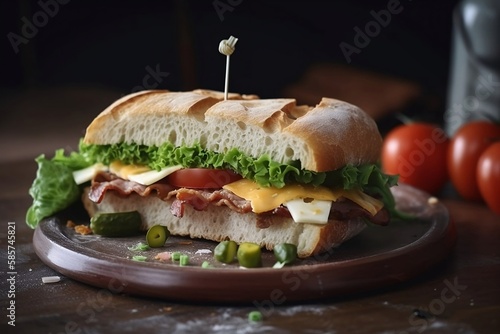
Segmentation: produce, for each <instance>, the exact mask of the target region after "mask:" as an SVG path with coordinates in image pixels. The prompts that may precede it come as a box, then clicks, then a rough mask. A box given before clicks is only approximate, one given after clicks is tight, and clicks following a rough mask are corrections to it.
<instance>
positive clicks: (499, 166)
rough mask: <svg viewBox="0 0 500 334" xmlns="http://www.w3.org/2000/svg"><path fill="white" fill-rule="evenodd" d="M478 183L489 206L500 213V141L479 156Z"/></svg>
mask: <svg viewBox="0 0 500 334" xmlns="http://www.w3.org/2000/svg"><path fill="white" fill-rule="evenodd" d="M477 184H478V186H479V190H480V192H481V195H482V196H483V199H484V201H485V202H486V204H487V205H488V207H489V208H490V209H491V210H492V211H493V212H495V213H496V214H499V215H500V142H496V143H494V144H491V145H490V146H489V147H488V148H487V149H486V150H485V151H484V152H483V154H481V156H480V157H479V160H478V162H477Z"/></svg>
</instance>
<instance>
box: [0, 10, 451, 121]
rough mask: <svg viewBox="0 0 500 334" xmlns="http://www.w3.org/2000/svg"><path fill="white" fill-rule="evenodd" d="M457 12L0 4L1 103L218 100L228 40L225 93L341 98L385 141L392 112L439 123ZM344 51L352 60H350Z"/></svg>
mask: <svg viewBox="0 0 500 334" xmlns="http://www.w3.org/2000/svg"><path fill="white" fill-rule="evenodd" d="M455 3H456V1H455V0H442V1H431V0H429V1H425V0H413V1H412V0H400V1H396V0H384V1H379V0H372V1H369V0H353V1H319V0H311V1H256V0H208V1H196V0H174V1H166V0H164V1H160V0H146V1H138V0H137V1H131V0H121V1H118V0H108V1H94V0H87V1H83V0H71V1H69V0H19V1H8V2H7V1H3V2H2V5H1V6H2V7H1V14H0V15H1V25H2V36H3V37H2V43H1V46H2V49H1V60H2V61H1V65H0V66H1V67H0V68H1V69H2V70H1V75H0V85H1V89H2V93H1V94H0V97H2V98H3V101H5V100H6V99H7V100H9V101H10V100H12V96H18V95H16V94H19V92H33V91H40V90H42V91H43V92H48V91H51V92H52V93H53V92H54V91H55V93H53V95H50V96H52V98H53V99H54V98H55V99H59V98H60V96H61V95H62V93H61V92H67V91H68V89H70V88H71V89H81V90H82V89H92V90H93V91H107V92H113V93H111V94H110V95H107V96H106V99H105V101H103V106H105V105H107V104H109V103H110V102H111V100H109V101H108V100H107V99H109V98H112V97H113V98H114V97H115V96H116V97H119V96H121V95H124V94H127V93H130V92H132V91H135V90H138V89H141V87H142V88H161V89H169V90H189V89H193V88H208V89H215V90H223V88H224V71H225V61H226V60H225V56H223V55H221V54H220V53H219V52H218V45H219V42H220V41H221V40H222V39H227V38H228V37H229V36H230V35H234V36H236V37H238V38H239V41H238V43H237V44H236V51H235V53H234V54H233V56H232V57H231V72H230V83H229V87H230V90H231V91H234V92H240V93H248V94H250V93H253V94H258V95H260V96H261V97H264V98H267V97H295V98H297V99H298V101H299V103H312V104H314V103H315V102H318V100H317V99H319V98H320V97H321V96H330V97H337V98H340V99H345V100H348V101H349V102H352V103H355V104H358V105H360V106H362V107H363V108H365V109H367V111H369V112H370V113H371V114H372V115H373V116H374V117H375V118H376V119H377V121H378V122H379V124H380V125H381V128H382V130H384V131H385V130H386V129H388V128H390V127H391V126H392V125H393V124H395V123H394V122H396V121H394V120H393V115H394V113H395V112H402V113H405V114H407V115H409V116H412V117H415V116H416V117H420V118H426V119H427V120H433V121H436V122H440V121H442V113H443V111H444V105H445V96H446V88H447V80H448V71H449V59H450V44H451V37H450V34H451V12H452V9H453V7H454V5H455ZM391 11H392V12H393V13H392V14H390V13H391ZM396 12H397V13H396ZM374 13H376V14H374ZM383 13H385V14H387V13H389V14H390V17H387V16H383ZM375 16H379V17H382V20H385V21H382V23H383V24H382V23H380V22H377V20H376V18H375ZM356 29H358V30H356ZM366 29H368V31H367V30H366ZM370 29H371V30H370ZM359 31H362V32H363V33H364V34H365V37H364V38H363V37H360V36H357V37H356V34H358V35H359V33H358V32H359ZM369 35H371V36H369ZM367 38H368V39H367ZM356 43H357V44H356ZM341 45H343V46H344V51H343V50H342V47H341ZM347 45H349V46H347ZM346 47H352V49H350V50H351V51H352V50H355V51H352V52H351V53H350V54H349V55H348V57H346V54H345V53H346V49H345V48H346ZM58 92H59V93H58ZM43 95H44V96H49V93H47V94H45V93H44V94H43ZM90 96H91V95H90ZM88 98H89V97H88V96H85V98H82V100H79V101H74V106H77V105H78V104H79V103H84V102H83V101H84V100H86V99H88ZM32 102H33V104H36V101H32ZM104 102H105V104H104ZM25 103H26V101H25ZM69 104H71V102H69ZM26 105H27V106H29V105H30V104H29V103H26ZM2 106H3V107H2V108H3V109H4V110H1V112H2V114H3V119H4V121H3V122H4V123H5V124H7V123H6V121H5V120H6V119H7V120H10V123H12V124H13V123H14V122H15V119H16V117H20V115H19V109H16V108H12V107H10V105H9V104H5V103H3V104H2ZM23 106H25V105H23ZM100 106H101V105H99V107H100ZM73 109H74V108H73ZM100 111H101V110H95V112H94V114H93V115H91V116H92V117H93V116H95V115H96V114H97V113H98V112H100ZM13 114H15V115H13ZM8 115H11V116H10V118H9V116H8Z"/></svg>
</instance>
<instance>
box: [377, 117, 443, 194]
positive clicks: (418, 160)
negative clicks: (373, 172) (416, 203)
mask: <svg viewBox="0 0 500 334" xmlns="http://www.w3.org/2000/svg"><path fill="white" fill-rule="evenodd" d="M448 144H449V140H448V137H447V136H446V134H445V132H444V131H443V130H442V129H441V128H439V127H437V126H435V125H431V124H427V123H410V124H405V125H400V126H398V127H396V128H394V129H393V130H391V131H390V132H389V133H388V134H387V136H386V137H385V139H384V143H383V146H382V159H381V163H382V169H383V170H384V172H385V173H386V174H399V181H400V182H401V183H406V184H410V185H412V186H414V187H416V188H419V189H422V190H425V191H427V192H429V193H431V194H436V193H437V192H439V190H440V189H441V188H442V187H443V186H444V184H445V183H446V181H447V180H448V172H447V166H446V153H447V150H448Z"/></svg>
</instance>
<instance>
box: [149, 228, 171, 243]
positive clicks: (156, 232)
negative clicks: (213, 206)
mask: <svg viewBox="0 0 500 334" xmlns="http://www.w3.org/2000/svg"><path fill="white" fill-rule="evenodd" d="M169 236H170V231H169V230H168V228H167V227H166V226H163V225H154V226H152V227H150V228H149V230H148V233H147V234H146V241H147V242H148V246H149V247H153V248H154V247H162V246H163V245H164V244H165V242H166V241H167V239H168V237H169Z"/></svg>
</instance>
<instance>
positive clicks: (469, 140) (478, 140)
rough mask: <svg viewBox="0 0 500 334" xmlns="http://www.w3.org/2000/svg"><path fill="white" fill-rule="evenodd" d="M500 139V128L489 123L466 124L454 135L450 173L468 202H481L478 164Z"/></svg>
mask: <svg viewBox="0 0 500 334" xmlns="http://www.w3.org/2000/svg"><path fill="white" fill-rule="evenodd" d="M498 138H500V126H499V125H496V124H493V123H491V122H488V121H475V122H470V123H466V124H465V125H463V126H462V127H461V128H459V129H458V130H457V132H456V133H455V134H454V135H453V138H452V139H451V142H450V149H449V151H448V173H449V175H450V180H451V182H452V183H453V186H454V187H455V189H456V190H457V192H458V193H459V194H460V196H462V197H463V198H464V199H466V200H471V201H481V199H482V196H481V193H480V191H479V187H478V184H477V181H476V170H477V162H478V160H479V157H480V156H481V154H482V153H483V152H484V151H485V150H486V148H487V147H488V146H490V145H491V144H492V142H493V141H494V140H495V139H497V140H498Z"/></svg>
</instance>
